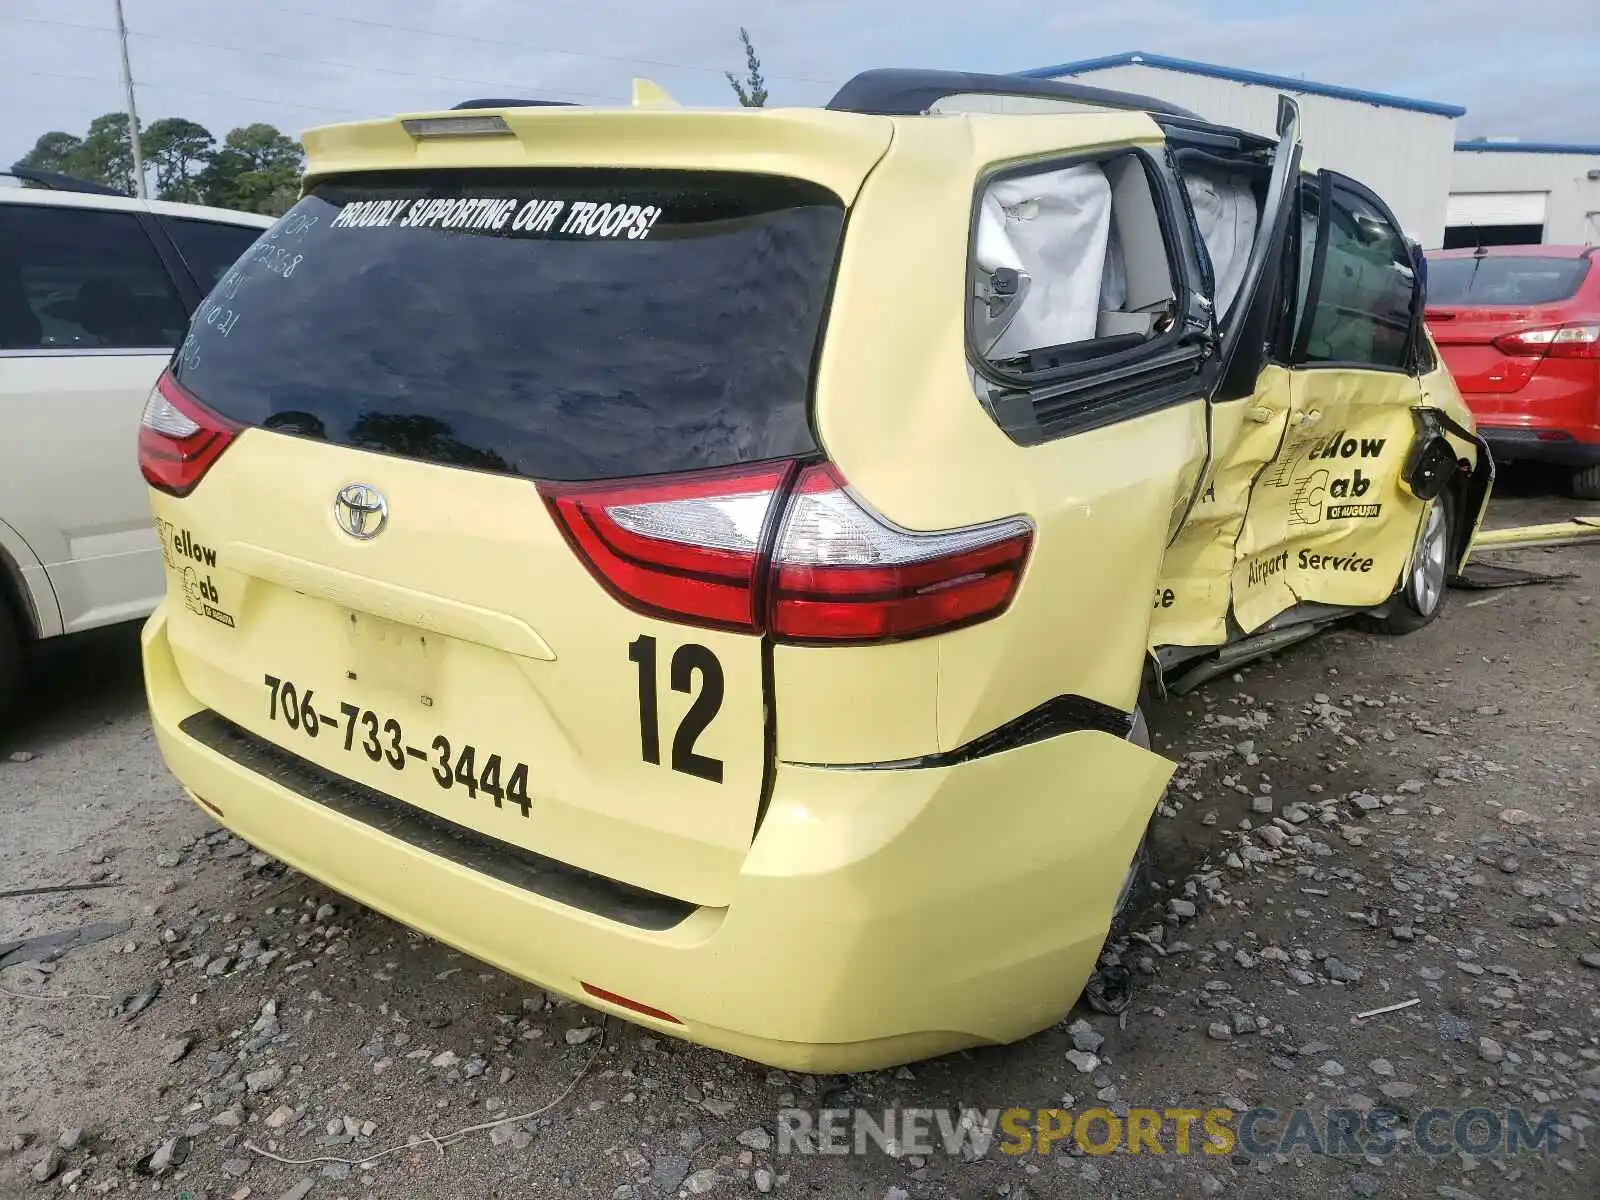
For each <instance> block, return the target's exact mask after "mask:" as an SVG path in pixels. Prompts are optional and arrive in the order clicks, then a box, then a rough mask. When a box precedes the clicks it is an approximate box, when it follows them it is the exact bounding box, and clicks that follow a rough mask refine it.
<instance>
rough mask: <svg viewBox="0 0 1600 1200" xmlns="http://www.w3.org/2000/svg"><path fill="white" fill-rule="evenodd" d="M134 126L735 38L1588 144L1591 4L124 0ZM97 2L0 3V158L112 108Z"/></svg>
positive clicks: (574, 79)
mask: <svg viewBox="0 0 1600 1200" xmlns="http://www.w3.org/2000/svg"><path fill="white" fill-rule="evenodd" d="M125 6H126V13H127V20H128V26H129V30H130V39H129V52H130V55H131V57H132V62H133V73H134V78H135V79H136V81H137V82H138V85H139V91H138V103H139V115H140V118H141V120H142V121H143V122H145V123H146V124H148V123H149V122H150V121H152V120H155V119H156V118H159V117H163V116H172V115H181V116H185V117H189V118H191V119H194V120H197V121H199V122H200V123H201V124H203V125H205V126H207V127H208V128H209V129H210V130H211V131H212V132H213V133H214V134H216V135H217V136H218V138H220V137H221V136H222V135H223V134H224V133H226V132H227V130H228V129H229V128H231V127H233V126H235V125H240V124H245V123H249V122H252V121H267V122H270V123H272V124H274V125H277V126H278V127H279V128H281V129H283V130H285V131H286V132H289V133H295V134H298V133H299V132H300V131H301V130H303V129H305V128H306V127H308V126H311V125H318V124H325V123H327V122H330V121H339V120H346V119H350V118H353V117H359V116H370V115H380V114H388V113H392V112H398V111H417V110H419V109H429V108H437V107H446V106H448V105H450V104H452V103H454V102H455V101H458V100H461V99H465V98H467V97H468V96H484V95H497V94H498V95H546V96H551V97H554V98H562V99H574V100H591V101H594V102H603V101H605V100H612V101H619V100H624V99H625V98H626V97H627V95H628V82H629V80H630V78H631V77H632V76H634V75H644V76H647V77H649V78H652V79H654V80H655V81H656V82H658V83H660V84H662V85H664V86H665V87H666V88H667V89H668V90H669V91H671V92H672V93H673V94H674V95H675V96H677V98H678V99H680V100H682V101H684V102H686V103H699V104H705V103H716V104H720V103H725V102H728V101H729V100H730V99H731V93H730V92H729V90H728V86H727V83H726V82H725V81H724V80H723V78H722V74H721V72H722V71H723V70H724V69H733V70H738V69H739V68H740V67H741V66H742V59H741V52H740V49H739V45H738V41H737V36H738V34H737V31H738V27H739V25H740V24H741V23H743V24H745V25H747V26H748V27H749V28H750V31H751V33H752V34H753V36H754V38H755V41H756V47H757V49H758V50H759V51H760V53H761V55H762V59H763V62H764V66H765V69H766V74H767V80H768V85H769V88H770V90H771V92H772V100H771V103H773V104H780V103H785V102H787V103H798V104H819V103H822V102H823V101H825V100H826V99H827V98H828V96H829V95H831V94H832V92H833V90H834V89H835V88H836V87H837V86H838V84H839V83H841V82H843V81H844V80H845V79H846V78H848V77H849V76H850V75H851V74H852V73H854V72H855V71H857V70H860V69H862V68H865V67H870V66H930V67H951V68H964V69H971V70H985V71H1014V70H1021V69H1024V68H1028V67H1036V66H1044V65H1049V64H1053V63H1059V62H1064V61H1068V60H1073V59H1079V58H1088V57H1093V56H1096V55H1101V54H1110V53H1116V52H1118V51H1123V50H1134V49H1138V50H1147V51H1151V52H1155V53H1165V54H1172V55H1178V56H1181V57H1186V58H1194V59H1200V60H1203V61H1206V62H1213V63H1220V64H1225V65H1229V66H1239V67H1249V68H1253V69H1256V70H1260V71H1268V72H1272V73H1276V74H1282V75H1292V76H1300V77H1303V78H1306V79H1313V80H1318V81H1320V82H1325V83H1337V84H1344V85H1347V86H1353V87H1361V88H1367V89H1370V90H1374V91H1384V92H1391V93H1397V94H1399V95H1402V96H1413V97H1418V98H1422V99H1428V100H1438V101H1444V102H1447V103H1454V104H1460V105H1464V106H1465V107H1466V108H1467V110H1468V112H1467V115H1466V117H1464V118H1463V119H1462V121H1461V122H1460V123H1459V127H1458V128H1459V132H1460V135H1461V136H1463V137H1470V136H1476V135H1479V134H1491V135H1501V134H1513V135H1517V136H1520V137H1521V138H1523V139H1524V140H1545V141H1552V140H1554V141H1583V142H1600V3H1597V2H1596V0H1543V3H1540V4H1538V5H1523V6H1520V7H1519V6H1516V5H1509V6H1508V5H1507V4H1506V3H1505V2H1504V0H1228V2H1223V0H1080V2H1078V3H1066V4H1062V3H1051V2H1048V0H983V2H982V3H974V2H971V0H969V2H966V3H953V2H951V0H922V2H920V3H919V2H918V0H784V2H782V3H780V2H779V0H678V2H677V3H672V2H671V0H667V2H664V3H653V4H647V3H642V2H638V0H582V2H580V3H540V2H539V0H449V2H448V3H446V2H445V0H407V2H401V0H387V2H386V0H272V2H265V0H263V2H258V0H220V2H219V0H125ZM113 12H114V9H113V3H112V0H0V163H9V162H11V161H13V160H14V159H15V158H17V157H18V156H19V155H21V154H22V153H24V152H25V151H27V150H28V149H29V148H30V147H31V146H32V144H33V141H34V139H35V138H36V137H37V136H38V135H39V134H40V133H42V132H44V131H46V130H51V129H65V130H68V131H70V132H73V133H82V132H83V129H84V127H85V126H86V125H87V124H88V121H89V119H90V118H91V117H93V116H95V115H96V114H99V113H102V112H107V111H110V110H113V109H118V108H120V107H122V103H123V101H122V91H121V87H120V84H119V82H118V59H117V41H116V37H115V36H114V34H113V33H112V32H111V30H112V29H113V27H114V16H113Z"/></svg>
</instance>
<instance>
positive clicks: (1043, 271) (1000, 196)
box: [972, 153, 1177, 374]
mask: <svg viewBox="0 0 1600 1200" xmlns="http://www.w3.org/2000/svg"><path fill="white" fill-rule="evenodd" d="M1173 275H1174V273H1173V267H1172V264H1171V262H1170V261H1169V260H1168V256H1167V242H1166V238H1165V237H1164V236H1163V233H1162V227H1161V221H1160V218H1159V216H1158V215H1157V207H1156V199H1155V195H1154V193H1153V192H1152V190H1151V182H1150V178H1149V176H1148V175H1147V174H1146V171H1145V167H1144V164H1143V162H1142V160H1141V159H1140V158H1139V157H1138V156H1137V155H1135V154H1131V153H1125V154H1121V155H1117V156H1116V157H1113V158H1109V159H1106V160H1105V161H1102V162H1092V163H1078V164H1074V165H1072V166H1067V167H1054V168H1050V169H1046V170H1042V171H1039V172H1036V173H1030V174H1022V175H1018V174H1006V175H1004V176H1001V177H1000V178H997V179H993V180H991V181H990V182H989V183H987V184H986V185H985V187H984V189H983V193H982V195H981V196H980V197H979V201H978V211H977V228H976V230H975V231H974V235H973V263H972V289H973V298H972V303H973V308H972V333H973V341H974V343H975V348H976V350H977V351H978V353H980V354H982V355H983V356H984V358H985V359H987V360H988V361H989V362H990V363H991V364H992V365H994V366H996V367H999V368H1002V369H1005V370H1008V371H1014V372H1018V373H1022V374H1029V373H1036V372H1043V371H1052V370H1057V369H1059V368H1062V367H1067V366H1070V365H1073V364H1076V363H1083V362H1088V361H1091V360H1093V359H1095V358H1098V357H1101V356H1103V355H1108V354H1114V353H1117V352H1119V351H1126V350H1130V349H1135V348H1137V347H1139V346H1141V345H1142V344H1144V343H1145V342H1147V341H1150V340H1151V339H1153V338H1155V337H1157V336H1159V335H1160V334H1162V333H1165V332H1167V331H1168V330H1169V329H1171V328H1172V326H1173V323H1174V321H1175V319H1176V313H1177V302H1176V296H1177V289H1176V286H1175V284H1174V278H1173Z"/></svg>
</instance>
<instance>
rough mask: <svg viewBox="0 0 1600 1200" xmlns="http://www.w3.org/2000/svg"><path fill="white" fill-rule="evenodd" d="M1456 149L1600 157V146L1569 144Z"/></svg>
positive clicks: (1481, 144)
mask: <svg viewBox="0 0 1600 1200" xmlns="http://www.w3.org/2000/svg"><path fill="white" fill-rule="evenodd" d="M1456 149H1457V150H1474V151H1483V152H1485V153H1489V154H1593V155H1600V145H1594V146H1580V145H1575V144H1571V143H1567V142H1457V143H1456Z"/></svg>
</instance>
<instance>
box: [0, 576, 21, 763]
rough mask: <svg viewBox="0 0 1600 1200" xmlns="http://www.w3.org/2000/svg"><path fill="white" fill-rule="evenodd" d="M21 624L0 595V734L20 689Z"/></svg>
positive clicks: (3, 729) (2, 595)
mask: <svg viewBox="0 0 1600 1200" xmlns="http://www.w3.org/2000/svg"><path fill="white" fill-rule="evenodd" d="M22 666H23V640H22V624H21V622H20V621H18V620H17V615H16V614H15V613H14V612H12V611H11V606H10V605H9V604H7V603H6V599H5V596H4V594H3V593H0V733H3V732H4V731H5V728H6V714H7V713H8V712H10V710H11V704H12V701H14V700H15V699H16V698H17V692H18V690H19V689H20V688H21V687H22Z"/></svg>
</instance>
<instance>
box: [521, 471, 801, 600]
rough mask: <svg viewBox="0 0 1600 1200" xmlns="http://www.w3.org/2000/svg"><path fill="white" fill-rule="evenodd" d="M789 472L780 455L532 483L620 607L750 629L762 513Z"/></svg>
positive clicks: (764, 523) (763, 524) (764, 521)
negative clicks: (707, 467)
mask: <svg viewBox="0 0 1600 1200" xmlns="http://www.w3.org/2000/svg"><path fill="white" fill-rule="evenodd" d="M793 471H794V464H793V463H787V462H785V463H778V464H776V465H774V464H763V465H762V466H759V467H756V468H737V469H733V470H721V471H702V472H696V473H694V474H690V475H672V476H662V477H658V478H655V479H646V480H636V481H631V482H629V481H623V482H612V483H603V484H562V483H542V484H540V485H539V490H540V492H541V493H542V494H543V495H544V499H545V503H546V504H547V505H548V506H549V508H550V511H551V512H552V513H553V514H554V515H555V517H556V520H557V522H558V523H559V524H560V525H561V528H562V529H563V530H564V531H565V532H566V535H567V538H568V540H569V541H570V542H571V543H572V546H573V548H574V549H575V550H577V552H578V554H579V556H580V557H581V558H582V559H583V561H584V562H585V563H587V564H588V567H589V570H590V571H592V572H593V573H594V576H595V578H596V579H598V580H599V581H600V582H601V583H602V584H604V585H605V587H606V590H607V591H609V592H610V593H611V594H612V595H613V596H615V597H616V598H617V599H618V600H620V601H622V602H623V603H624V604H626V605H627V606H628V607H629V608H632V609H634V610H635V611H637V612H643V613H648V614H650V615H652V616H661V617H666V618H668V619H669V620H687V621H691V622H693V623H694V624H696V625H709V626H712V627H715V628H720V629H738V630H744V631H749V632H755V631H756V630H757V629H758V628H759V620H758V616H759V614H758V612H757V608H756V603H757V596H756V581H757V572H758V568H759V566H760V562H761V547H762V545H763V544H764V537H766V533H765V531H766V527H767V521H768V518H769V516H770V515H771V513H772V509H773V505H774V502H775V501H776V500H777V499H778V497H779V496H780V495H781V494H782V491H783V484H784V481H785V480H786V479H787V478H788V477H789V476H790V475H791V474H792V473H793Z"/></svg>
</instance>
